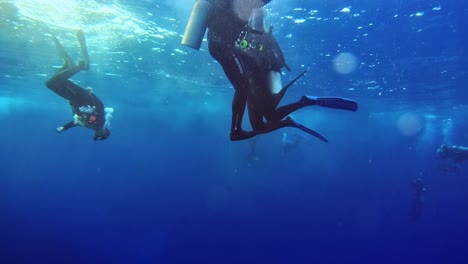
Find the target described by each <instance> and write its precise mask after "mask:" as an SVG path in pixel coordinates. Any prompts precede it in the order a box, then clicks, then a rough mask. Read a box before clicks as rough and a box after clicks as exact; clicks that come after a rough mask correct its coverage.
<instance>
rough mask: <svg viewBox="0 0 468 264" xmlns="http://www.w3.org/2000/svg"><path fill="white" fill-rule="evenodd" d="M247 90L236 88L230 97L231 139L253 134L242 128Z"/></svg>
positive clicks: (240, 138) (246, 137) (247, 136)
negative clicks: (231, 97)
mask: <svg viewBox="0 0 468 264" xmlns="http://www.w3.org/2000/svg"><path fill="white" fill-rule="evenodd" d="M247 96H248V91H246V90H245V89H237V90H236V91H235V93H234V98H233V99H232V120H231V134H230V139H231V140H232V141H238V140H243V139H248V138H251V137H253V136H255V134H253V133H252V132H247V131H244V130H243V129H242V119H243V117H244V112H245V105H246V102H247Z"/></svg>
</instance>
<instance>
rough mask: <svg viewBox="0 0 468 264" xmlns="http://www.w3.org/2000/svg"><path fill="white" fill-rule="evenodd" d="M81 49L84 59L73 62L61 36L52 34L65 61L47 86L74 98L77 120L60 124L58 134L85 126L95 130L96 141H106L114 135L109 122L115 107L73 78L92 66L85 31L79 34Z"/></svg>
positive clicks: (72, 103)
mask: <svg viewBox="0 0 468 264" xmlns="http://www.w3.org/2000/svg"><path fill="white" fill-rule="evenodd" d="M76 36H77V38H78V41H79V43H80V48H81V60H80V61H79V64H78V65H74V64H73V61H72V59H71V57H70V55H68V53H67V52H66V51H65V49H64V48H63V47H62V45H60V43H59V42H58V40H57V38H56V37H55V36H54V35H52V37H53V40H54V42H55V45H56V47H57V49H58V51H59V54H60V57H62V59H63V60H64V64H63V66H62V68H61V69H60V70H59V71H58V72H57V73H55V74H54V75H53V76H52V77H51V78H50V79H49V80H47V82H46V86H47V88H49V89H50V90H52V91H53V92H55V93H56V94H58V95H59V96H61V97H63V98H65V99H67V100H68V101H70V106H71V109H72V112H73V114H74V116H73V121H70V122H68V123H67V124H65V125H63V126H61V127H57V128H56V130H57V133H60V132H63V131H65V130H67V129H70V128H72V127H75V126H83V127H87V128H90V129H93V130H94V131H95V133H94V137H93V140H105V139H107V138H108V137H109V136H110V131H109V125H110V123H109V122H110V119H111V118H112V115H111V114H112V112H113V109H112V108H105V109H104V104H103V103H102V101H101V100H100V99H99V98H98V97H97V96H96V95H95V94H94V93H93V91H92V89H91V88H87V89H84V88H82V87H80V86H78V85H77V84H75V83H73V82H72V81H70V80H69V78H71V77H72V76H73V75H75V74H76V73H78V72H80V71H81V70H88V69H89V57H88V52H87V49H86V41H85V37H84V34H83V32H82V31H81V30H79V31H78V32H77V33H76Z"/></svg>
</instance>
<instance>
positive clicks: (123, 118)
mask: <svg viewBox="0 0 468 264" xmlns="http://www.w3.org/2000/svg"><path fill="white" fill-rule="evenodd" d="M64 2H66V3H65V4H61V3H60V2H59V1H56V2H54V1H45V0H43V1H39V0H30V1H26V0H24V1H2V2H0V46H1V48H0V70H1V73H0V123H1V128H2V129H1V130H2V132H1V135H2V136H1V146H0V263H72V264H74V263H80V264H81V263H92V264H94V263H468V255H467V254H468V253H467V252H468V191H467V190H468V177H467V176H468V174H467V172H468V166H467V165H466V164H464V163H461V164H460V165H459V168H460V173H459V174H455V173H453V170H451V169H449V170H444V169H441V168H442V167H443V166H446V165H449V166H454V165H455V164H454V163H450V162H449V161H443V160H441V159H440V158H439V157H438V155H437V152H436V150H437V148H438V146H439V145H440V144H455V145H464V146H467V145H468V134H467V133H466V129H467V127H468V120H467V119H466V116H467V113H468V105H467V98H468V97H467V95H466V92H465V88H466V87H467V84H468V69H467V65H468V64H467V62H468V54H467V48H466V40H467V38H466V36H467V28H468V19H467V18H466V14H467V13H468V7H467V5H466V3H465V2H463V1H461V0H452V1H448V0H445V1H443V0H430V1H422V0H406V1H400V0H398V1H397V0H391V1H370V0H369V1H336V0H334V1H296V0H294V1H293V0H288V1H272V3H271V4H269V5H268V6H267V11H268V17H267V22H268V23H269V24H271V25H272V26H273V27H274V31H273V32H274V34H275V36H276V37H277V39H278V42H279V43H280V45H281V46H282V48H283V50H284V53H285V56H286V59H287V62H288V64H289V65H290V66H291V67H292V72H291V73H288V72H285V73H284V76H283V82H284V83H286V82H287V81H289V80H291V79H292V78H294V77H295V76H296V75H297V74H299V73H300V72H301V71H302V70H303V69H308V74H307V75H306V76H305V77H303V78H302V79H301V80H300V81H299V82H298V84H296V85H295V86H294V87H293V88H291V91H290V92H288V94H287V95H286V97H285V99H284V100H285V102H292V101H294V100H295V99H297V98H298V97H299V96H301V95H302V94H311V95H339V96H346V97H350V98H353V99H356V100H358V101H359V103H360V109H359V111H358V112H356V113H350V112H344V111H340V110H333V109H324V108H309V109H303V110H301V111H299V112H297V114H295V115H294V116H295V117H296V118H297V119H298V120H301V122H303V123H304V124H306V125H308V126H310V127H313V128H314V129H316V130H317V131H320V132H321V133H323V134H324V135H326V136H327V137H328V138H329V140H330V142H329V143H328V144H326V143H323V142H320V141H318V140H317V139H315V138H311V137H310V136H308V135H304V134H301V133H299V132H298V131H296V130H293V129H283V130H281V131H276V132H274V133H271V134H268V135H263V136H260V137H257V139H256V140H255V143H256V152H255V155H256V156H257V158H255V159H254V158H252V156H251V155H250V154H249V153H250V144H252V140H250V141H244V142H230V141H229V126H230V110H231V105H230V102H231V97H232V94H233V89H232V87H231V85H230V84H229V82H228V81H227V79H226V78H225V76H224V74H223V72H222V70H221V68H220V66H219V65H218V64H217V63H215V62H214V61H213V59H212V58H211V57H210V55H209V53H208V52H207V50H206V43H204V44H203V46H202V50H201V51H194V50H190V49H189V48H187V47H184V46H182V45H181V44H180V41H181V36H182V34H183V32H184V29H185V24H186V22H187V19H188V16H189V14H190V9H191V6H192V3H193V1H192V0H175V1H95V0H94V1H93V0H87V1H72V0H70V1H64ZM52 3H53V4H52ZM344 8H348V9H349V12H348V9H344ZM77 28H82V29H83V30H84V31H85V34H86V37H87V41H88V49H89V52H90V57H91V63H92V64H91V69H90V71H89V72H81V73H79V74H78V75H77V76H76V77H74V78H73V80H75V81H77V82H78V83H79V84H80V85H82V86H88V85H89V86H92V87H93V89H94V91H95V92H96V94H97V95H98V96H99V97H100V98H101V99H102V100H103V101H104V103H105V104H106V106H111V107H113V108H114V109H115V113H114V118H113V120H112V135H111V137H110V138H109V139H108V140H106V141H103V142H94V141H92V140H91V139H92V131H90V130H86V129H83V128H74V129H72V130H69V131H66V132H64V133H62V134H57V133H55V130H54V129H55V127H57V126H59V125H62V124H63V123H65V122H67V121H69V120H70V118H71V112H70V110H69V106H68V103H67V102H66V101H64V100H63V99H61V98H59V97H57V96H56V95H55V94H53V93H51V92H50V91H49V90H48V89H47V88H46V87H45V85H44V82H45V81H46V80H47V76H50V74H51V73H53V72H54V71H55V70H56V68H57V67H59V66H60V63H61V62H60V59H59V58H58V57H57V53H56V50H55V47H54V46H53V42H52V40H51V38H50V34H51V33H54V34H56V35H57V37H58V38H59V40H60V41H61V42H62V43H63V45H64V46H65V48H66V49H67V50H69V51H70V53H71V55H72V56H73V57H77V56H78V45H77V42H76V39H75V36H74V30H75V29H77ZM343 52H346V53H347V54H352V55H353V56H354V57H355V58H356V62H357V63H356V65H357V66H356V68H355V69H354V70H353V71H352V72H350V73H348V74H339V73H338V72H337V71H336V70H335V68H334V67H333V60H334V58H335V57H336V56H337V55H339V54H342V53H343ZM246 120H247V118H246ZM245 125H246V127H248V124H247V123H246V124H245ZM283 133H287V135H288V136H289V137H290V138H293V139H294V138H295V139H296V140H297V142H298V144H297V145H295V146H294V147H292V148H290V149H288V150H287V151H286V150H285V146H284V144H283V143H282V137H283ZM417 178H421V179H423V181H424V183H425V185H426V187H427V191H426V193H425V202H424V204H423V207H422V213H421V214H420V215H419V217H417V219H413V220H411V219H410V216H411V208H412V204H413V197H414V192H415V190H414V186H413V185H412V182H413V181H414V180H415V179H417Z"/></svg>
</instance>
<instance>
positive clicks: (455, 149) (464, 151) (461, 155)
mask: <svg viewBox="0 0 468 264" xmlns="http://www.w3.org/2000/svg"><path fill="white" fill-rule="evenodd" d="M437 152H438V153H439V155H440V157H441V158H444V159H451V160H453V161H455V162H456V163H460V162H462V161H465V160H468V147H462V146H447V145H444V144H442V145H441V146H440V147H439V148H438V149H437Z"/></svg>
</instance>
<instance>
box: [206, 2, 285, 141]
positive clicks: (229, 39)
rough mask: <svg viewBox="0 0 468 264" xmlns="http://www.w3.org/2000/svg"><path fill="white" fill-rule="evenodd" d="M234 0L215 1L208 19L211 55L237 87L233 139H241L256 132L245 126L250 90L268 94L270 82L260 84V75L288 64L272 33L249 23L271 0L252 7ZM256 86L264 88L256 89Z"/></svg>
mask: <svg viewBox="0 0 468 264" xmlns="http://www.w3.org/2000/svg"><path fill="white" fill-rule="evenodd" d="M234 2H235V1H233V0H219V1H213V2H212V4H213V8H212V9H211V13H210V17H209V19H208V48H209V52H210V54H211V56H213V58H215V59H216V60H217V61H218V62H219V63H220V64H221V66H222V67H223V70H224V72H225V74H226V76H227V78H228V79H229V81H230V82H231V83H232V85H233V86H234V89H235V94H234V98H233V102H232V124H231V139H233V140H238V139H245V138H249V137H252V136H254V135H255V134H254V133H251V134H248V133H247V132H245V131H243V130H242V128H241V125H242V117H243V114H244V111H245V106H246V103H247V99H248V97H249V93H251V92H257V93H258V92H261V93H262V94H263V93H265V94H266V95H267V94H268V92H267V90H266V89H268V88H269V86H268V84H267V83H261V84H259V83H258V81H257V80H258V78H256V77H257V76H259V75H261V76H264V75H266V74H267V73H268V72H269V71H272V70H275V71H280V69H281V68H282V67H283V66H285V63H284V57H283V54H282V53H281V50H280V49H279V47H278V45H277V43H276V41H275V39H274V38H273V36H272V35H271V33H270V32H263V31H255V30H253V29H251V28H249V25H248V24H249V17H250V16H251V14H252V12H253V9H254V8H259V7H262V6H263V5H265V4H267V3H269V2H270V0H264V1H262V2H260V3H259V6H251V8H246V7H245V6H244V7H243V8H238V7H235V6H234ZM240 2H242V1H240ZM245 2H248V1H245ZM252 2H253V1H252ZM239 10H240V11H239ZM241 40H245V43H247V44H248V46H247V47H244V48H242V45H241V43H240V41H241ZM252 44H256V47H255V48H251V47H252V46H253V45H252ZM260 45H261V46H262V48H260ZM271 55H279V56H271ZM262 80H263V79H262ZM254 82H256V84H254ZM252 87H259V88H260V89H263V90H256V91H253V90H252V89H251V88H252ZM249 112H250V111H249ZM254 129H255V127H254ZM236 136H237V137H238V138H236Z"/></svg>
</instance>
